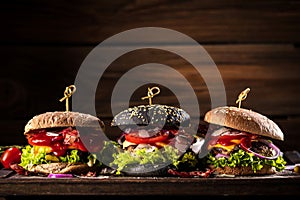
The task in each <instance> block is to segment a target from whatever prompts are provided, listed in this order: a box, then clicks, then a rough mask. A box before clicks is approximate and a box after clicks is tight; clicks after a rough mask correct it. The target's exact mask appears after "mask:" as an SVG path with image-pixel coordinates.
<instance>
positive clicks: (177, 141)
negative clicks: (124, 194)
mask: <svg viewBox="0 0 300 200" xmlns="http://www.w3.org/2000/svg"><path fill="white" fill-rule="evenodd" d="M118 145H119V146H120V150H118V151H117V152H115V153H114V154H113V159H112V162H111V166H115V167H116V168H117V171H118V173H120V171H121V170H123V169H124V168H127V167H134V166H139V165H148V164H151V165H153V164H157V165H160V164H162V165H164V164H165V163H176V161H177V160H178V158H179V156H180V153H181V152H184V151H185V149H186V147H187V146H188V145H189V143H188V135H187V134H186V133H185V132H184V131H183V130H175V129H168V130H167V129H162V130H160V129H159V128H151V129H147V130H146V129H143V128H140V129H131V128H128V129H126V130H125V131H124V132H123V133H122V135H121V137H120V138H119V139H118Z"/></svg>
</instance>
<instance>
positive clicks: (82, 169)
mask: <svg viewBox="0 0 300 200" xmlns="http://www.w3.org/2000/svg"><path fill="white" fill-rule="evenodd" d="M99 128H101V129H103V128H104V123H103V122H102V121H101V120H100V119H99V118H97V117H94V116H92V115H89V114H85V113H79V112H69V111H55V112H46V113H43V114H40V115H36V116H34V117H33V118H32V119H30V120H29V121H28V123H27V124H26V126H25V130H24V135H25V136H26V138H27V140H28V143H29V144H28V145H27V146H26V147H25V148H23V149H22V155H21V163H19V164H18V165H15V166H14V167H13V168H14V169H15V170H16V171H17V172H19V173H20V172H21V173H23V174H25V175H48V174H77V175H82V174H86V173H88V172H97V170H98V169H99V168H100V165H101V163H99V161H98V160H97V159H96V158H95V156H94V154H92V152H91V151H95V152H97V151H99V149H98V148H100V147H99V144H100V142H101V139H100V138H99V137H98V135H99V134H98V131H99ZM84 138H86V139H84ZM86 141H89V143H88V142H86ZM86 145H88V146H86Z"/></svg>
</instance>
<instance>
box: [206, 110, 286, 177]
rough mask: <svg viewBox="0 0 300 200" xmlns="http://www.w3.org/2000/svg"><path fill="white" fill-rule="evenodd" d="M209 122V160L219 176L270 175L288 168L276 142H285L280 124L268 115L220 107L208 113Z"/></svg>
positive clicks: (207, 120) (207, 145)
mask: <svg viewBox="0 0 300 200" xmlns="http://www.w3.org/2000/svg"><path fill="white" fill-rule="evenodd" d="M204 121H205V122H207V123H209V124H210V125H209V127H210V128H209V130H208V132H207V136H206V138H205V140H206V145H205V147H206V148H207V149H208V150H209V153H208V155H207V156H206V157H205V159H204V160H206V163H207V164H208V166H209V167H210V168H211V169H213V170H214V173H215V174H227V175H267V174H275V173H277V172H280V171H282V170H283V169H284V168H285V164H286V161H285V160H284V159H283V157H282V156H283V155H282V152H281V151H280V149H279V148H278V147H277V146H276V145H275V144H274V143H273V142H272V139H274V140H278V141H283V140H284V134H283V132H282V131H281V129H280V128H279V127H278V125H277V124H276V123H275V122H274V121H272V120H270V119H269V118H267V117H266V116H264V115H262V114H260V113H258V112H255V111H252V110H248V109H244V108H238V107H234V106H223V107H217V108H214V109H212V110H210V111H208V112H207V113H206V114H205V117H204Z"/></svg>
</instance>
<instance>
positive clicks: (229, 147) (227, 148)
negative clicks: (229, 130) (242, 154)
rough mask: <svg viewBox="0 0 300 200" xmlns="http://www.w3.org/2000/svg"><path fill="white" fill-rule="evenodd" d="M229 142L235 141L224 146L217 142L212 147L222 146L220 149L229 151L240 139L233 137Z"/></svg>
mask: <svg viewBox="0 0 300 200" xmlns="http://www.w3.org/2000/svg"><path fill="white" fill-rule="evenodd" d="M230 142H232V143H235V144H232V145H227V146H224V145H222V144H219V143H217V144H215V145H214V146H213V147H217V148H222V149H225V150H226V151H227V152H231V151H232V150H233V149H234V147H235V146H236V145H238V144H240V143H241V140H240V139H233V140H230Z"/></svg>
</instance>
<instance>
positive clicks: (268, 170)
mask: <svg viewBox="0 0 300 200" xmlns="http://www.w3.org/2000/svg"><path fill="white" fill-rule="evenodd" d="M211 169H213V170H214V172H215V173H216V174H227V175H236V176H247V175H249V176H251V175H253V176H255V175H270V174H275V173H276V170H275V169H274V168H272V167H271V166H267V165H265V166H263V168H262V169H261V170H258V171H256V172H254V171H253V170H252V168H251V167H250V166H247V167H229V166H225V167H224V168H221V167H217V168H213V167H211Z"/></svg>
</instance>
